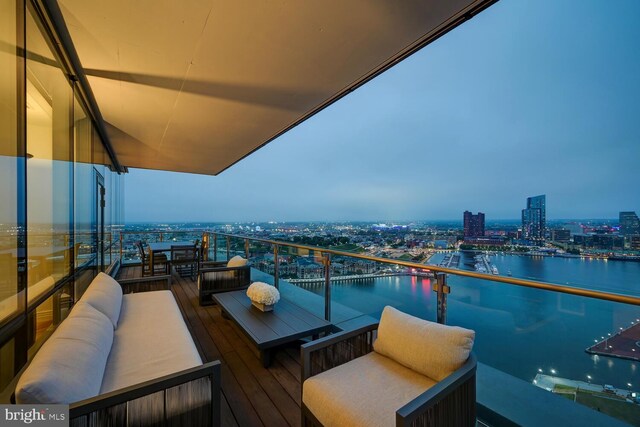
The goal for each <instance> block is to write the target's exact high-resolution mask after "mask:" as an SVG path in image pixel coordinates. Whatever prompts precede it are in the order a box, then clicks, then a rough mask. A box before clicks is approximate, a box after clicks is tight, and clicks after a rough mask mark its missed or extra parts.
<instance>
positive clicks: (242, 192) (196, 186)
mask: <svg viewBox="0 0 640 427" xmlns="http://www.w3.org/2000/svg"><path fill="white" fill-rule="evenodd" d="M639 20H640V2H639V1H635V0H628V1H616V2H614V3H612V2H607V1H602V0H599V1H595V0H589V1H585V0H572V1H569V0H562V1H558V0H546V1H523V0H503V1H500V2H498V3H497V4H496V5H494V6H492V7H490V8H489V9H488V10H487V11H485V12H483V13H481V14H480V15H479V16H477V17H476V18H474V19H472V20H471V21H470V22H467V23H465V24H463V25H462V26H460V27H458V28H457V29H455V30H453V31H452V32H450V33H448V34H447V35H445V36H444V37H442V38H441V39H439V40H437V41H436V42H434V43H432V44H431V45H429V46H427V47H426V48H424V49H422V50H421V51H420V52H418V53H417V54H415V55H413V56H411V57H410V58H408V59H407V60H405V61H403V62H402V63H400V64H398V65H397V66H395V67H394V68H392V69H391V70H389V71H387V72H386V73H384V74H382V75H381V76H379V77H377V78H376V79H374V80H373V81H371V82H369V83H367V84H366V85H365V86H363V87H362V88H360V89H358V90H357V91H355V92H353V93H352V94H350V95H348V96H347V97H345V98H343V99H342V100H340V101H338V102H337V103H336V104H333V105H332V106H330V107H329V108H327V109H325V110H324V111H322V112H321V113H319V114H317V115H316V116H314V117H312V118H311V119H309V120H307V121H306V122H304V123H303V124H301V125H300V126H298V127H296V128H295V129H293V130H291V131H290V132H288V133H287V134H285V135H284V136H282V137H280V138H279V139H277V140H275V141H273V142H271V143H270V144H269V145H267V146H266V147H264V148H262V149H260V150H258V151H257V152H255V153H254V154H252V155H251V156H249V157H248V158H246V159H244V160H242V161H241V162H240V163H238V164H236V165H235V166H233V167H231V168H230V169H228V170H227V171H225V172H223V173H222V174H220V175H219V176H217V177H213V176H201V175H190V174H181V173H172V172H157V171H145V170H131V172H130V173H129V174H128V175H127V176H126V178H125V181H126V184H125V185H126V191H125V193H126V200H125V202H126V203H125V209H126V212H125V216H126V221H127V222H139V221H144V222H147V221H149V222H153V221H161V222H189V221H199V222H217V221H234V222H235V221H269V220H274V221H296V220H300V221H305V220H322V221H325V220H326V221H330V220H372V221H383V220H384V221H389V220H398V221H400V220H439V219H461V218H462V212H463V211H464V210H471V211H474V212H475V211H482V212H485V214H486V217H487V220H489V221H490V220H492V219H516V218H519V216H520V211H521V209H523V208H524V207H525V203H526V198H527V196H533V195H538V194H546V195H547V217H548V218H550V219H554V218H556V219H557V218H616V217H617V216H618V212H619V211H621V210H636V211H640V190H639V189H638V184H639V182H640V167H639V164H640V125H639V124H640V114H639V113H640V108H639V103H640V25H638V21H639Z"/></svg>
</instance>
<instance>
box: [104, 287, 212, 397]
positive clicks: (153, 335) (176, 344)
mask: <svg viewBox="0 0 640 427" xmlns="http://www.w3.org/2000/svg"><path fill="white" fill-rule="evenodd" d="M201 364H202V359H201V358H200V355H199V354H198V350H197V349H196V347H195V344H194V343H193V340H192V338H191V334H190V333H189V330H188V329H187V326H186V324H185V323H184V320H183V318H182V314H181V313H180V309H179V308H178V305H177V304H176V300H175V298H174V297H173V294H172V293H171V291H153V292H141V293H136V294H127V295H125V296H124V297H123V299H122V313H121V314H120V322H119V324H118V329H116V331H115V333H114V340H113V347H112V348H111V354H110V355H109V360H108V361H107V366H106V369H105V375H104V381H103V382H102V388H101V392H102V393H107V392H109V391H113V390H118V389H120V388H123V387H127V386H130V385H134V384H138V383H141V382H143V381H148V380H151V379H154V378H158V377H161V376H164V375H168V374H173V373H176V372H178V371H181V370H184V369H188V368H193V367H195V366H199V365H201Z"/></svg>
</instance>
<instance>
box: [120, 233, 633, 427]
mask: <svg viewBox="0 0 640 427" xmlns="http://www.w3.org/2000/svg"><path fill="white" fill-rule="evenodd" d="M203 235H204V236H207V237H208V241H209V247H208V251H207V256H208V258H209V259H211V260H213V259H215V260H218V261H220V260H227V259H230V258H231V257H233V256H235V255H240V256H243V257H246V258H247V259H249V261H250V265H251V279H252V281H256V280H259V281H263V282H267V283H269V284H272V285H276V286H278V288H279V290H280V293H281V295H282V296H283V298H284V299H286V300H288V301H290V302H292V303H294V304H298V305H300V306H303V307H305V308H306V309H307V310H310V311H312V312H313V313H314V314H315V315H317V316H319V317H324V318H327V319H329V320H330V321H331V322H332V323H333V324H334V325H335V326H336V330H350V329H354V328H357V327H359V326H361V325H364V324H367V323H369V322H375V321H377V320H378V319H379V316H380V312H381V310H382V308H383V307H384V306H385V305H392V306H395V307H398V308H399V309H401V310H405V311H407V312H409V313H411V314H413V315H416V316H418V317H421V318H425V319H427V320H432V321H440V322H446V323H448V324H453V325H459V326H463V327H468V328H471V329H474V330H475V331H476V333H477V338H476V343H475V347H474V351H475V352H476V354H477V355H478V359H479V366H478V374H477V375H478V376H477V387H478V397H477V404H478V421H479V423H481V424H483V425H508V424H509V423H516V424H521V425H537V424H539V423H541V422H543V420H546V422H549V421H550V420H553V424H554V425H560V424H566V425H587V424H590V423H593V422H595V421H597V420H600V422H601V423H602V424H603V425H604V424H606V425H617V424H618V423H619V421H616V420H615V419H613V418H610V417H608V416H605V415H603V414H602V413H598V411H597V410H596V407H597V405H598V402H604V403H605V404H606V403H607V402H608V401H610V400H611V398H612V397H613V398H614V401H613V403H614V404H613V405H612V407H606V408H605V407H604V406H605V405H603V407H602V408H601V409H600V410H601V411H602V412H607V411H610V412H609V413H612V414H614V415H616V416H618V417H620V418H621V419H622V420H625V421H626V422H629V423H632V424H635V423H636V422H637V421H634V420H638V418H636V417H638V414H640V412H639V411H638V410H639V409H640V407H638V405H636V404H633V403H628V402H625V401H624V398H622V396H620V397H616V396H615V393H609V392H607V391H605V390H604V389H603V387H602V385H598V384H596V383H595V381H594V383H593V384H591V382H592V381H591V380H592V376H591V375H589V374H588V373H587V374H585V375H583V376H579V377H578V376H576V375H575V374H574V373H575V372H576V371H577V370H579V369H583V367H584V365H585V362H586V363H587V364H594V366H592V367H591V369H592V370H595V371H596V372H598V363H600V364H601V365H600V366H601V368H600V370H602V369H603V368H602V366H606V362H605V360H606V359H607V356H597V355H591V356H590V355H589V354H586V353H585V349H586V348H587V347H589V346H590V345H591V344H592V343H593V339H592V338H591V335H593V333H594V332H595V331H594V330H593V326H594V324H596V325H597V324H598V322H599V321H602V322H608V321H610V320H611V319H615V321H617V322H620V324H623V323H625V322H627V320H628V319H627V317H629V318H633V317H634V316H635V315H636V313H637V309H636V308H635V307H636V306H637V305H638V303H639V302H640V301H638V299H637V298H635V297H626V296H622V295H617V294H610V293H606V292H600V291H594V290H589V289H580V288H570V287H566V286H558V285H552V284H547V283H542V282H538V281H529V280H523V279H518V278H514V277H506V276H495V275H491V274H479V273H474V272H467V271H463V270H456V269H447V268H440V267H437V266H429V269H425V268H420V269H419V271H416V270H415V268H416V267H420V266H419V265H415V264H414V263H412V262H406V261H398V260H391V259H380V258H375V257H371V256H367V255H362V254H358V253H348V252H343V251H338V250H335V249H327V248H319V247H309V246H303V245H297V244H292V243H289V242H282V241H270V240H265V239H254V238H248V237H243V236H235V235H229V234H224V233H217V232H209V231H206V230H205V231H203V230H197V231H163V232H160V231H155V232H148V231H132V232H122V233H120V235H119V238H115V239H114V241H115V242H116V246H115V247H114V249H113V252H114V256H116V257H117V256H118V254H120V256H121V258H122V264H121V265H122V266H121V268H120V273H119V274H120V277H132V276H136V275H140V271H141V270H140V267H139V266H138V265H137V262H138V260H137V259H136V257H137V253H136V252H135V251H133V247H132V242H134V241H136V240H146V241H148V242H153V241H165V242H166V241H172V240H173V241H185V240H191V241H193V240H196V239H198V240H202V238H203ZM327 259H329V260H330V261H329V263H328V264H327ZM275 260H277V261H278V262H275ZM299 260H304V261H303V262H301V263H298V262H296V261H299ZM293 264H295V265H296V268H295V269H294V268H293ZM310 264H314V265H313V266H311V267H310ZM327 265H329V266H330V267H329V269H330V272H331V273H330V276H329V278H328V280H327V277H326V276H325V274H324V273H325V271H326V270H325V268H326V266H327ZM422 267H425V266H424V265H422ZM301 270H302V271H303V273H300V271H301ZM437 270H445V271H446V274H444V273H442V272H438V271H437ZM303 274H304V275H305V276H304V277H303ZM463 276H467V277H466V278H465V277H463ZM174 280H175V281H174V285H173V292H174V295H175V297H176V299H177V300H178V301H179V303H180V307H181V309H182V311H183V314H184V317H185V318H186V319H187V320H188V323H189V326H190V328H191V331H192V333H193V334H194V336H195V337H196V340H197V342H198V344H199V346H200V349H201V351H202V352H203V354H205V358H206V360H218V359H220V360H221V361H222V366H223V381H222V390H223V391H222V392H223V396H224V399H223V404H222V410H223V419H224V420H226V421H225V422H227V423H229V424H228V425H235V424H234V422H237V423H238V425H260V424H259V423H263V424H264V425H273V424H275V425H286V424H288V425H299V423H300V411H299V406H300V372H301V366H300V350H299V345H300V343H297V344H295V345H288V346H286V347H285V348H281V349H278V350H277V351H276V352H275V353H274V358H273V364H272V365H271V366H270V367H269V368H265V367H263V366H262V365H261V363H260V354H259V353H258V351H257V350H256V347H255V345H253V344H252V343H251V342H250V341H249V340H248V339H247V338H246V336H245V334H244V333H243V332H242V330H241V329H240V328H239V327H238V326H237V325H236V324H235V323H234V322H232V321H231V320H229V319H225V318H224V317H223V316H222V313H221V311H220V308H219V307H218V306H217V305H213V306H206V307H203V306H200V305H199V301H198V298H199V297H198V290H197V284H196V283H195V282H194V281H192V280H190V279H189V278H186V279H185V278H180V277H179V276H177V275H175V274H174ZM376 280H377V282H375V281H376ZM401 281H403V282H401ZM443 281H446V285H447V286H449V287H450V293H449V294H448V295H447V294H441V295H438V292H437V288H438V283H443ZM374 282H375V283H374ZM381 283H382V284H384V285H381ZM401 283H402V284H404V285H405V286H406V284H409V286H408V287H407V288H406V289H403V285H402V284H401ZM512 298H513V300H512ZM523 303H524V304H523ZM531 305H533V306H536V307H538V308H539V311H538V312H536V313H534V314H535V316H533V317H535V319H533V320H532V319H530V318H527V317H526V316H525V317H523V316H522V315H521V313H520V311H521V310H522V307H523V306H531ZM595 319H600V320H595ZM594 320H595V321H594ZM633 321H634V322H635V319H633ZM598 330H600V329H598ZM569 331H571V333H572V334H575V335H577V338H575V339H574V338H571V337H568V336H567V334H568V333H569ZM584 337H589V338H584ZM563 340H564V341H568V343H567V344H566V345H562V344H561V341H563ZM546 342H548V343H553V344H552V345H546V344H545V343H546ZM576 342H577V343H579V344H578V347H577V348H576V346H575V343H576ZM531 343H535V344H534V345H532V344H531ZM582 343H584V345H583V346H580V345H581V344H582ZM598 358H600V360H598ZM594 360H595V362H594ZM612 360H615V361H616V362H623V363H624V366H627V365H629V366H631V365H632V364H633V363H634V362H625V361H621V360H616V359H612ZM572 365H575V368H576V369H574V370H573V371H571V373H570V372H569V368H570V367H571V366H572ZM592 370H590V371H587V372H591V373H592V374H593V377H597V378H598V379H599V380H603V379H604V378H606V380H605V382H606V381H611V382H614V383H615V385H616V386H618V387H619V388H620V389H619V390H618V392H619V393H623V394H625V397H626V394H627V393H626V391H625V390H623V388H624V385H625V384H622V383H621V381H620V379H619V378H622V377H621V376H622V375H623V373H624V372H625V368H624V367H623V366H620V364H618V365H616V366H615V367H614V368H613V369H610V370H611V372H610V376H609V377H607V374H606V373H605V374H604V375H603V373H602V372H599V373H598V374H594V373H593V371H592ZM562 374H565V375H566V376H567V378H565V377H563V376H562ZM587 375H588V376H587ZM616 380H617V381H616ZM497 384H500V386H497ZM536 385H537V386H536ZM581 388H582V391H581ZM550 391H553V393H551V392H550ZM568 397H571V399H568ZM600 399H604V400H600ZM615 399H617V401H615ZM570 400H579V401H580V402H583V405H580V404H578V403H575V402H572V401H570ZM585 405H586V406H585ZM589 406H590V407H591V408H589ZM543 408H544V409H543ZM620 425H623V423H621V424H620Z"/></svg>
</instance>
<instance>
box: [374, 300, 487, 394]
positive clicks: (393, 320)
mask: <svg viewBox="0 0 640 427" xmlns="http://www.w3.org/2000/svg"><path fill="white" fill-rule="evenodd" d="M474 338H475V332H474V331H472V330H469V329H464V328H460V327H457V326H447V325H441V324H439V323H434V322H429V321H427V320H422V319H419V318H417V317H414V316H410V315H408V314H405V313H403V312H401V311H399V310H396V309H395V308H393V307H390V306H387V307H385V308H384V310H383V312H382V317H381V318H380V326H379V327H378V339H376V341H375V342H374V344H373V349H374V350H375V351H376V352H378V353H380V354H382V355H384V356H387V357H389V358H391V359H393V360H395V361H396V362H398V363H400V364H402V365H404V366H406V367H407V368H409V369H412V370H414V371H416V372H419V373H421V374H422V375H425V376H427V377H429V378H433V379H434V380H436V381H442V380H443V379H445V378H446V377H447V376H448V375H450V374H451V373H453V372H454V371H455V370H456V369H458V368H460V367H461V366H462V365H463V364H464V362H466V361H467V359H468V358H469V353H470V352H471V348H472V347H473V341H474Z"/></svg>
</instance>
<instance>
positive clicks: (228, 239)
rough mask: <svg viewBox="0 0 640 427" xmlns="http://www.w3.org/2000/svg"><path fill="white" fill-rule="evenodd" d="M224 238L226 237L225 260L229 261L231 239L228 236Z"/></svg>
mask: <svg viewBox="0 0 640 427" xmlns="http://www.w3.org/2000/svg"><path fill="white" fill-rule="evenodd" d="M226 239H227V261H229V252H230V251H231V239H230V238H229V236H227V237H226Z"/></svg>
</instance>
